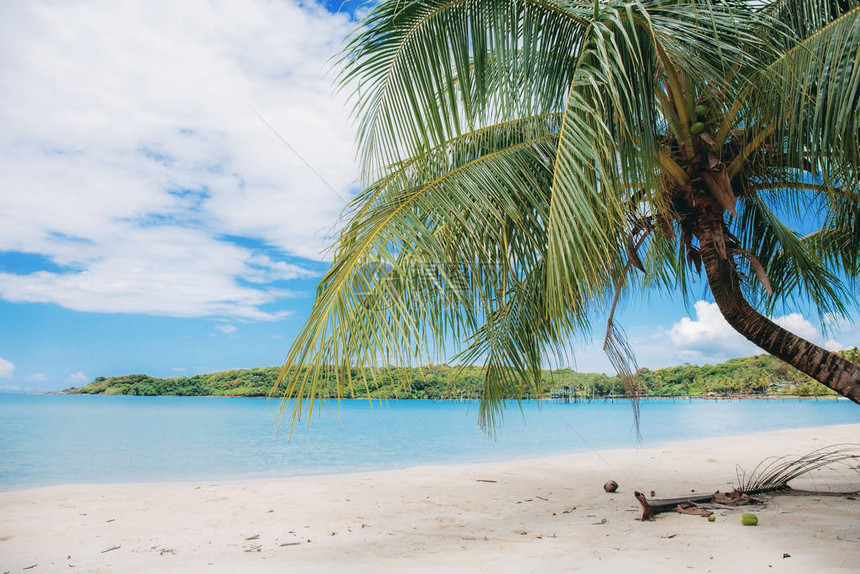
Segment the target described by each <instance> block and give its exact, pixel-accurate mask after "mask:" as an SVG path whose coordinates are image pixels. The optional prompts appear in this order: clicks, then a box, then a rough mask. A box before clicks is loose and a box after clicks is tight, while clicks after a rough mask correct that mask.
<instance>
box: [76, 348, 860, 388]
mask: <svg viewBox="0 0 860 574" xmlns="http://www.w3.org/2000/svg"><path fill="white" fill-rule="evenodd" d="M842 355H843V356H845V357H846V358H848V359H849V360H851V361H854V362H855V363H860V349H858V348H856V347H855V348H853V349H849V350H847V351H843V352H842ZM279 370H280V369H279V367H268V368H258V369H242V370H235V371H222V372H218V373H210V374H202V375H194V376H192V377H176V378H170V379H160V378H156V377H151V376H149V375H139V374H135V375H124V376H118V377H98V378H96V379H95V380H94V381H93V382H91V383H90V384H88V385H87V386H85V387H81V388H72V389H67V390H66V391H64V392H67V393H79V394H106V395H178V396H226V397H264V396H268V395H269V393H270V391H271V390H272V386H273V385H274V383H275V380H276V378H277V376H278V372H279ZM639 373H640V380H641V382H642V385H643V389H642V393H643V394H644V395H651V396H663V397H675V396H688V395H707V396H715V395H716V396H735V395H800V396H812V395H815V396H819V395H830V394H833V393H832V391H830V390H828V389H827V388H826V387H824V386H822V385H820V384H819V383H817V382H815V381H813V380H811V379H810V378H809V377H807V376H806V375H804V374H803V373H801V372H799V371H797V370H796V369H794V368H792V367H790V366H788V365H787V364H785V363H783V362H782V361H780V360H779V359H776V358H774V357H772V356H770V355H757V356H754V357H746V358H741V359H732V360H730V361H726V362H725V363H721V364H719V365H702V366H697V365H681V366H677V367H668V368H665V369H657V370H654V371H651V370H649V369H641V370H640V371H639ZM483 374H484V372H483V369H482V368H481V367H462V368H458V367H454V366H449V365H431V366H427V367H423V368H420V369H418V368H408V369H394V368H392V369H388V370H385V371H382V372H381V373H380V374H379V376H378V378H377V380H376V381H375V382H374V381H373V380H372V378H371V376H370V373H369V372H364V373H363V372H361V371H359V370H358V369H353V370H352V377H353V380H354V381H355V384H354V385H353V388H352V389H349V390H347V392H346V393H345V394H346V396H352V397H356V398H359V397H367V396H372V397H384V398H403V399H456V398H475V397H479V396H480V395H481V389H482V384H483ZM544 384H545V389H546V394H547V395H550V396H551V395H556V396H557V395H559V394H562V395H565V396H569V397H572V396H574V394H575V396H576V397H579V398H584V397H588V398H591V397H595V398H596V397H606V396H616V395H621V394H623V389H622V386H621V383H620V381H619V380H618V377H615V376H611V377H610V376H607V375H604V374H597V373H577V372H575V371H573V370H571V369H560V370H555V371H545V372H544ZM517 394H518V393H517V392H516V389H511V393H510V395H511V396H515V395H517ZM322 396H324V397H335V396H337V392H336V389H335V387H334V384H333V383H330V382H325V383H324V386H323V392H322Z"/></svg>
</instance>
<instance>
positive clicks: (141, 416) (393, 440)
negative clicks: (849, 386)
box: [0, 394, 860, 490]
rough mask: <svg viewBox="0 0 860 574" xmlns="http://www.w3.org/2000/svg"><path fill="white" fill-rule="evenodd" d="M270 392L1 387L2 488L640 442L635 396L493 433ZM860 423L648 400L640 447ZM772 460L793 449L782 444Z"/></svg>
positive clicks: (531, 453)
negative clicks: (284, 411)
mask: <svg viewBox="0 0 860 574" xmlns="http://www.w3.org/2000/svg"><path fill="white" fill-rule="evenodd" d="M277 407H278V402H277V401H271V402H267V401H266V400H265V399H225V398H198V397H124V396H77V395H25V394H0V490H12V489H18V488H27V487H34V486H47V485H55V484H66V483H108V482H132V481H134V482H138V481H139V482H145V481H184V480H218V479H221V480H224V479H231V478H240V477H243V478H245V477H286V476H297V475H307V474H322V473H344V472H355V471H366V470H383V469H392V468H405V467H410V466H416V465H424V464H446V463H463V462H488V461H500V460H511V459H518V458H533V457H540V456H546V455H553V454H562V453H569V452H582V451H587V450H589V447H591V448H594V449H606V448H618V447H630V446H635V445H636V436H635V432H634V430H633V417H632V414H631V409H630V405H629V404H628V403H627V402H626V401H618V402H602V401H598V402H593V403H578V404H558V403H542V404H535V403H526V404H525V405H524V407H523V413H522V414H521V413H520V411H519V409H518V408H517V406H516V404H513V405H511V406H510V407H509V408H508V409H507V411H506V412H505V419H504V423H503V425H501V426H500V428H498V429H497V434H496V436H495V438H490V437H488V436H487V435H486V434H485V433H483V432H482V431H481V430H480V429H479V428H478V425H477V417H478V411H477V406H476V405H475V404H469V403H456V402H439V403H434V402H431V401H388V402H386V403H373V405H371V404H369V403H368V402H367V401H361V400H359V401H342V402H341V404H340V409H339V410H338V408H337V404H336V403H334V402H332V403H329V404H328V406H327V407H326V408H323V409H322V410H321V411H318V413H317V414H315V415H314V418H313V421H312V422H311V424H310V425H307V424H306V423H304V422H302V423H298V424H297V426H296V429H295V431H294V433H293V436H292V440H289V437H288V435H289V420H288V419H287V420H285V422H284V425H283V427H282V429H281V433H280V435H278V432H277V423H276V421H275V417H276V413H277ZM857 422H860V407H858V406H857V405H855V404H853V403H851V402H848V401H844V400H842V401H833V400H822V401H814V400H803V401H801V400H758V401H735V400H731V401H728V400H721V401H686V400H677V401H676V400H656V401H655V400H652V401H643V402H642V423H641V432H642V442H643V444H644V446H656V445H658V444H661V443H665V442H668V441H673V440H682V439H691V438H704V437H714V436H724V435H732V434H741V433H748V432H755V431H764V430H773V429H779V428H790V427H806V426H818V425H828V424H844V423H857ZM774 454H782V453H781V452H775V453H774Z"/></svg>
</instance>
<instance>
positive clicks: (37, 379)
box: [24, 373, 48, 383]
mask: <svg viewBox="0 0 860 574" xmlns="http://www.w3.org/2000/svg"><path fill="white" fill-rule="evenodd" d="M24 380H25V381H27V382H29V383H44V382H45V381H46V380H48V378H47V377H46V376H45V373H34V374H32V375H27V376H26V377H24Z"/></svg>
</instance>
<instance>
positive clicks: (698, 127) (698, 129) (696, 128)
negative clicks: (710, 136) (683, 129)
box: [690, 122, 705, 136]
mask: <svg viewBox="0 0 860 574" xmlns="http://www.w3.org/2000/svg"><path fill="white" fill-rule="evenodd" d="M703 131H705V124H703V123H702V122H696V123H694V124H693V125H691V126H690V133H691V134H693V135H694V136H697V135H699V134H700V133H702V132H703Z"/></svg>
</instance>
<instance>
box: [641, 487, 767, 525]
mask: <svg viewBox="0 0 860 574" xmlns="http://www.w3.org/2000/svg"><path fill="white" fill-rule="evenodd" d="M633 496H635V497H636V500H638V501H639V504H641V505H642V518H641V520H654V515H655V514H660V513H661V512H680V513H681V514H694V515H696V516H710V515H711V514H713V510H712V509H713V508H726V507H734V506H743V505H746V504H759V503H760V501H758V500H756V499H754V498H752V497H750V496H748V495H746V494H744V493H743V492H741V491H739V490H738V489H735V490H733V491H732V492H729V493H726V494H724V493H722V492H715V493H713V494H697V495H691V496H680V497H678V498H663V499H659V500H655V499H651V500H648V499H647V498H645V495H644V494H642V493H641V492H634V493H633Z"/></svg>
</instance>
